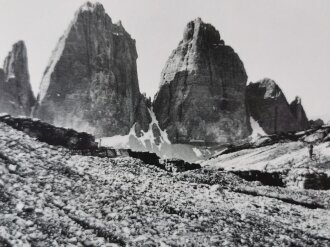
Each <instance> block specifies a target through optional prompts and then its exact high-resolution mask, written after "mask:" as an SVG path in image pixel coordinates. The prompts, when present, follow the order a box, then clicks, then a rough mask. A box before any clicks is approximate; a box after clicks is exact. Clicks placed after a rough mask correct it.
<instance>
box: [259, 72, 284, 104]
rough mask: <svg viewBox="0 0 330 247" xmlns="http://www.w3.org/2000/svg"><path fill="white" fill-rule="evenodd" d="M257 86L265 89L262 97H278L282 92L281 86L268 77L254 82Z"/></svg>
mask: <svg viewBox="0 0 330 247" xmlns="http://www.w3.org/2000/svg"><path fill="white" fill-rule="evenodd" d="M254 84H255V85H256V86H258V87H259V88H263V89H264V90H265V93H264V98H265V99H267V98H278V97H280V96H281V95H282V94H283V92H282V90H281V88H280V87H279V86H278V85H277V84H276V82H275V81H274V80H272V79H270V78H267V77H266V78H263V79H261V80H259V81H257V82H255V83H254Z"/></svg>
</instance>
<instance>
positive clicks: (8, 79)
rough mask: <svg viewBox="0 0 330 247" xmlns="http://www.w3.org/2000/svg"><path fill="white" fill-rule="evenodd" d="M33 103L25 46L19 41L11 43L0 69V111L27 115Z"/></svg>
mask: <svg viewBox="0 0 330 247" xmlns="http://www.w3.org/2000/svg"><path fill="white" fill-rule="evenodd" d="M34 104H35V97H34V95H33V92H32V89H31V84H30V76H29V70H28V59H27V52H26V47H25V44H24V42H23V41H19V42H17V43H15V44H14V45H13V48H12V50H11V51H10V52H9V54H8V56H7V57H6V59H5V61H4V66H3V69H0V112H6V113H9V114H11V115H15V116H17V115H25V116H29V115H30V114H31V110H32V107H33V106H34Z"/></svg>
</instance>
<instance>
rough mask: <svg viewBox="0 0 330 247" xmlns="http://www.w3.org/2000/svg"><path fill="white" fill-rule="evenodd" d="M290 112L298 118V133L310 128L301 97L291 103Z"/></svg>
mask: <svg viewBox="0 0 330 247" xmlns="http://www.w3.org/2000/svg"><path fill="white" fill-rule="evenodd" d="M290 110H291V112H292V114H293V116H294V117H295V118H296V121H297V130H298V131H299V130H306V129H308V128H309V127H310V126H309V122H308V119H307V116H306V113H305V110H304V107H303V106H302V104H301V99H300V98H299V97H296V98H295V100H294V101H292V102H291V104H290Z"/></svg>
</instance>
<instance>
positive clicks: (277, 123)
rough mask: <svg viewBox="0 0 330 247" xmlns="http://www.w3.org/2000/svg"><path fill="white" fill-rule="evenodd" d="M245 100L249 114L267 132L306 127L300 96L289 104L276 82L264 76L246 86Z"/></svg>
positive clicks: (283, 131)
mask: <svg viewBox="0 0 330 247" xmlns="http://www.w3.org/2000/svg"><path fill="white" fill-rule="evenodd" d="M246 102H247V108H248V111H249V114H250V116H251V117H252V118H253V119H254V120H255V121H257V122H258V124H259V125H260V126H261V127H262V128H263V130H264V131H265V132H266V133H267V134H278V133H286V132H290V131H300V130H305V129H307V128H308V120H307V117H306V114H305V112H304V110H303V107H302V106H301V100H300V98H299V97H298V98H296V100H295V101H294V102H292V103H291V104H290V105H289V103H288V101H287V99H286V97H285V95H284V93H283V92H282V90H281V88H280V87H279V86H278V85H277V83H276V82H275V81H274V80H272V79H269V78H264V79H262V80H260V81H257V82H256V83H250V84H249V85H248V86H247V91H246Z"/></svg>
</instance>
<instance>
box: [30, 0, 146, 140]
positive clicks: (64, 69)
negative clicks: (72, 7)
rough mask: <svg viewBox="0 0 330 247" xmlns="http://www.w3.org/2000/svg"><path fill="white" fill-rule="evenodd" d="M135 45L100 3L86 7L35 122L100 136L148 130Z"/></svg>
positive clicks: (59, 54)
mask: <svg viewBox="0 0 330 247" xmlns="http://www.w3.org/2000/svg"><path fill="white" fill-rule="evenodd" d="M136 59H137V52H136V47H135V40H133V39H132V38H131V36H130V35H129V34H128V33H127V32H126V30H125V29H124V27H123V26H122V24H121V23H120V22H119V23H118V24H113V23H112V20H111V18H110V17H109V15H107V14H106V13H105V10H104V8H103V6H102V5H101V4H99V3H95V4H92V3H89V2H88V3H86V4H85V5H83V6H82V7H81V8H80V9H79V10H78V11H77V13H76V15H75V18H74V20H73V21H72V23H71V25H70V26H69V28H68V29H67V31H66V32H65V34H64V35H63V36H62V37H61V38H60V40H59V42H58V44H57V47H56V49H55V50H54V52H53V55H52V58H51V60H50V63H49V65H48V67H47V69H46V71H45V73H44V76H43V79H42V82H41V86H40V94H39V96H38V104H39V105H38V107H37V110H36V114H35V115H36V116H37V117H38V118H40V119H42V120H45V121H47V122H49V123H52V124H55V125H58V126H64V127H70V128H74V129H77V130H79V131H86V132H89V133H92V134H94V135H96V136H112V135H118V134H122V135H124V134H127V133H128V132H129V130H130V128H131V127H132V126H133V124H134V123H135V122H138V129H143V130H147V128H148V124H147V123H148V121H149V119H148V112H147V109H146V104H145V102H144V100H145V99H144V97H142V96H141V94H140V90H139V84H138V77H137V68H136Z"/></svg>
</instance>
